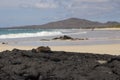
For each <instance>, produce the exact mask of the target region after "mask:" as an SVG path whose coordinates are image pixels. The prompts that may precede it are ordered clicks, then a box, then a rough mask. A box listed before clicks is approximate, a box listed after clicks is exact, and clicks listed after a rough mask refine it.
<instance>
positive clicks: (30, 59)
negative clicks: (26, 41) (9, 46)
mask: <svg viewBox="0 0 120 80" xmlns="http://www.w3.org/2000/svg"><path fill="white" fill-rule="evenodd" d="M0 80H120V56H111V55H98V54H88V53H84V54H83V53H72V52H63V51H51V50H50V48H49V47H47V48H46V49H45V50H44V47H42V48H41V47H40V48H37V49H33V50H28V51H26V50H18V49H14V50H12V51H3V52H0Z"/></svg>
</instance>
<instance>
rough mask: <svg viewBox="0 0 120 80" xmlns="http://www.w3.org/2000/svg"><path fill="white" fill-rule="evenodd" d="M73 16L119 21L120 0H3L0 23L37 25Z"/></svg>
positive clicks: (3, 25)
mask: <svg viewBox="0 0 120 80" xmlns="http://www.w3.org/2000/svg"><path fill="white" fill-rule="evenodd" d="M71 17H76V18H82V19H88V20H92V21H100V22H106V21H118V22H120V0H0V27H9V26H21V25H38V24H44V23H47V22H52V21H58V20H62V19H66V18H71Z"/></svg>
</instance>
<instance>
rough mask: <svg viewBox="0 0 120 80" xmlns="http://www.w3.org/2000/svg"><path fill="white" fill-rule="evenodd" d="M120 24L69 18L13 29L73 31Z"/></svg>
mask: <svg viewBox="0 0 120 80" xmlns="http://www.w3.org/2000/svg"><path fill="white" fill-rule="evenodd" d="M118 25H120V23H118V22H110V21H109V22H107V23H100V22H95V21H90V20H85V19H78V18H69V19H66V20H61V21H56V22H50V23H47V24H44V25H31V26H22V27H12V29H13V28H17V29H21V28H22V29H23V28H24V29H25V28H26V29H28V28H30V29H39V28H40V29H71V28H77V29H78V28H93V27H94V28H101V27H109V26H110V27H113V26H118Z"/></svg>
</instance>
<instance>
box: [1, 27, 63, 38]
mask: <svg viewBox="0 0 120 80" xmlns="http://www.w3.org/2000/svg"><path fill="white" fill-rule="evenodd" d="M61 34H62V32H61V31H58V30H53V29H0V39H6V38H25V37H39V36H53V35H61Z"/></svg>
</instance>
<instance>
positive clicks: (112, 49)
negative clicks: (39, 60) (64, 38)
mask: <svg viewBox="0 0 120 80" xmlns="http://www.w3.org/2000/svg"><path fill="white" fill-rule="evenodd" d="M14 48H17V49H22V50H31V49H33V48H37V47H36V46H10V45H0V51H5V50H12V49H14ZM50 48H51V50H53V51H68V52H83V53H95V54H110V55H120V44H104V45H84V46H50Z"/></svg>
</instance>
